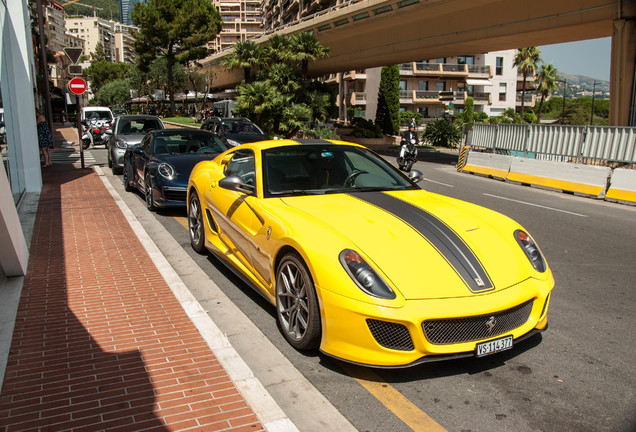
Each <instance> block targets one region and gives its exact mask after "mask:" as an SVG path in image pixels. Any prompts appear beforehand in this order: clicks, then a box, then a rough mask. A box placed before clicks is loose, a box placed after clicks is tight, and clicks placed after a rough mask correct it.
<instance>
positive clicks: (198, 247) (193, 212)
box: [188, 192, 205, 253]
mask: <svg viewBox="0 0 636 432" xmlns="http://www.w3.org/2000/svg"><path fill="white" fill-rule="evenodd" d="M188 231H189V233H190V244H191V245H192V249H194V250H195V251H196V252H198V253H203V252H204V251H205V231H204V229H203V210H202V209H201V202H200V201H199V196H198V195H197V193H196V192H192V195H191V196H190V204H189V205H188Z"/></svg>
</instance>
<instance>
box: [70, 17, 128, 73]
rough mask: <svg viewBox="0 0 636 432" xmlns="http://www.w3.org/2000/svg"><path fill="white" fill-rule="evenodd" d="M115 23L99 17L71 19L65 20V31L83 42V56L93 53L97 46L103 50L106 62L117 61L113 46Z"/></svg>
mask: <svg viewBox="0 0 636 432" xmlns="http://www.w3.org/2000/svg"><path fill="white" fill-rule="evenodd" d="M114 24H115V22H114V21H107V20H105V19H102V18H99V17H73V18H67V19H66V28H67V30H68V31H69V32H70V33H71V34H72V35H75V36H78V37H79V38H81V39H84V41H85V47H84V55H85V56H87V57H88V56H90V55H91V54H94V53H95V50H96V49H97V45H98V44H101V45H102V47H103V48H104V55H105V56H106V60H108V61H112V62H114V61H117V56H116V46H115V28H114V27H115V26H114Z"/></svg>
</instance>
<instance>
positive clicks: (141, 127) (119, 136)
mask: <svg viewBox="0 0 636 432" xmlns="http://www.w3.org/2000/svg"><path fill="white" fill-rule="evenodd" d="M165 128H166V127H165V126H164V124H163V122H162V121H161V119H160V118H159V117H157V116H151V115H122V116H119V117H116V118H115V124H114V125H113V128H112V129H110V130H109V131H106V133H108V134H109V135H110V137H109V139H108V144H107V147H108V167H109V168H111V169H112V170H113V174H118V173H121V171H122V169H123V167H124V153H126V148H128V146H133V145H135V144H139V143H140V142H141V140H142V139H143V137H144V136H145V135H146V133H147V132H148V131H151V130H154V129H165Z"/></svg>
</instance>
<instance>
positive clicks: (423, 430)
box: [174, 216, 447, 432]
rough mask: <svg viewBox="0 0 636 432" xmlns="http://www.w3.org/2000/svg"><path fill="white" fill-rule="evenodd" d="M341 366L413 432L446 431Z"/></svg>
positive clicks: (370, 377)
mask: <svg viewBox="0 0 636 432" xmlns="http://www.w3.org/2000/svg"><path fill="white" fill-rule="evenodd" d="M174 218H175V220H176V221H177V222H179V224H181V225H182V226H183V227H184V228H185V229H188V218H187V217H183V216H174ZM341 364H342V367H343V368H344V369H345V370H346V371H347V373H348V374H349V375H351V376H352V377H353V378H354V379H355V380H356V381H358V383H360V385H362V387H364V388H365V389H366V390H367V391H368V392H369V393H371V395H372V396H374V397H375V398H376V399H377V400H378V401H380V402H381V403H382V404H383V405H384V406H386V407H387V408H388V409H389V410H390V411H391V412H392V413H393V414H395V415H396V417H397V418H399V419H400V420H402V421H403V422H404V423H405V424H406V425H407V426H408V427H410V428H411V429H413V430H414V431H415V432H447V431H446V429H444V428H443V427H441V426H440V425H439V424H438V423H437V422H436V421H435V420H433V419H432V418H430V417H429V416H428V415H426V413H425V412H423V411H422V410H420V409H419V408H418V407H417V406H415V405H414V404H413V402H411V401H410V400H408V399H407V398H405V397H404V396H403V395H402V393H400V392H399V391H397V390H396V389H395V388H393V387H392V386H390V385H389V384H387V383H386V382H385V381H383V380H382V378H380V377H379V376H378V375H376V374H375V373H373V372H372V371H371V370H370V369H369V368H363V367H359V366H354V365H350V364H346V363H341Z"/></svg>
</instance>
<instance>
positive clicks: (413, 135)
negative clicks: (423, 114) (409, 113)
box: [400, 122, 420, 159]
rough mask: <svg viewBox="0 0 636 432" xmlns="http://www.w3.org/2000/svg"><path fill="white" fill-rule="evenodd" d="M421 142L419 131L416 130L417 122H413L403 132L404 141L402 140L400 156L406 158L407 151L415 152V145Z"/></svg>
mask: <svg viewBox="0 0 636 432" xmlns="http://www.w3.org/2000/svg"><path fill="white" fill-rule="evenodd" d="M419 142H420V140H419V138H418V136H417V132H415V123H414V122H411V124H410V125H409V128H408V130H406V131H405V132H404V133H403V134H402V141H401V142H400V158H402V159H404V158H405V157H406V154H407V152H408V153H413V151H414V150H415V146H416V145H417V144H418V143H419Z"/></svg>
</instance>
